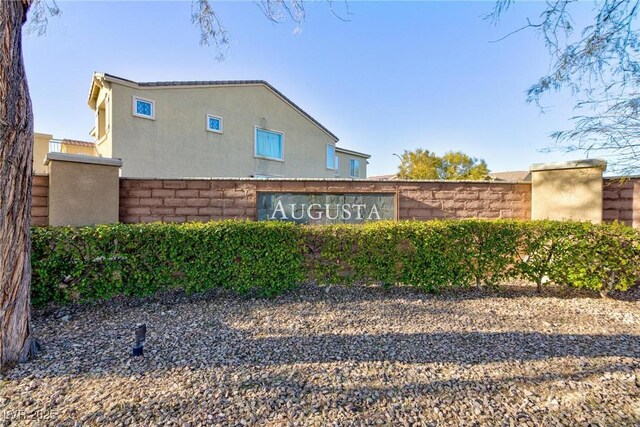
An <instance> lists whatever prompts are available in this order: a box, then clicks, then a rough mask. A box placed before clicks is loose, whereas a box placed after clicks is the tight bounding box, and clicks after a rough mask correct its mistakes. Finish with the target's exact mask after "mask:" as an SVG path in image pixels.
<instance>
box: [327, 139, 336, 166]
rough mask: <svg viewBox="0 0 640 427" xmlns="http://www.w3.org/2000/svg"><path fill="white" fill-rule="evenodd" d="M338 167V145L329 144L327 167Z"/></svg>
mask: <svg viewBox="0 0 640 427" xmlns="http://www.w3.org/2000/svg"><path fill="white" fill-rule="evenodd" d="M335 168H336V146H335V145H333V144H327V169H332V170H333V169H335Z"/></svg>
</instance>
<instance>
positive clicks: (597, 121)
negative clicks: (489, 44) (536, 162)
mask: <svg viewBox="0 0 640 427" xmlns="http://www.w3.org/2000/svg"><path fill="white" fill-rule="evenodd" d="M513 3H514V0H497V2H496V4H495V8H494V10H493V12H492V13H491V14H490V15H488V19H490V20H491V21H492V22H494V23H496V22H498V20H499V18H500V17H501V16H502V15H503V14H504V13H505V12H506V11H507V10H508V9H509V8H510V7H511V6H512V5H513ZM540 4H541V5H542V6H541V13H540V15H539V16H538V17H537V18H533V19H532V18H529V19H527V23H526V24H525V25H524V26H523V27H521V28H519V29H516V30H515V31H513V32H511V33H509V34H507V36H509V35H511V34H513V33H516V32H518V31H522V30H526V29H531V30H534V31H536V32H537V33H538V34H539V35H540V36H541V39H542V40H543V41H544V43H545V45H546V47H547V49H548V52H549V55H550V58H551V67H550V69H549V71H548V73H547V74H545V75H543V76H542V77H540V79H539V80H538V82H537V83H535V84H533V85H532V86H531V87H530V88H529V90H528V91H527V100H528V101H529V102H535V103H537V104H538V105H539V106H540V108H543V107H542V105H541V98H542V97H543V96H544V95H546V94H548V93H549V92H554V91H561V90H566V89H568V91H569V93H570V94H571V95H572V96H573V97H574V99H575V111H576V112H577V114H576V116H575V117H573V121H574V127H573V129H568V130H561V131H556V132H554V133H552V134H551V136H552V137H553V138H554V140H555V144H554V146H552V147H550V148H549V151H550V150H561V151H566V152H573V151H582V152H585V153H586V154H587V155H591V154H593V155H596V156H599V157H604V158H605V159H607V160H609V166H610V170H612V171H615V172H618V173H620V174H629V173H638V172H640V118H639V115H640V28H639V26H638V20H637V18H638V12H639V11H640V1H639V0H604V1H601V0H600V1H596V2H594V3H593V4H592V5H593V6H592V9H591V15H590V17H589V19H588V20H587V21H584V20H582V19H579V20H575V19H574V18H573V16H572V14H573V15H575V11H576V8H577V7H579V6H581V5H582V6H583V5H584V4H585V3H583V2H575V1H568V0H549V1H547V2H545V3H540ZM507 36H505V37H507ZM503 38H504V37H503Z"/></svg>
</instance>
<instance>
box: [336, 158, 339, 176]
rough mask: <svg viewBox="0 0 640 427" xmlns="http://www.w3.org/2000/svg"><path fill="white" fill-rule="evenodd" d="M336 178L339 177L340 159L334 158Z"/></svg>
mask: <svg viewBox="0 0 640 427" xmlns="http://www.w3.org/2000/svg"><path fill="white" fill-rule="evenodd" d="M335 163H336V176H339V175H340V157H338V156H336V160H335Z"/></svg>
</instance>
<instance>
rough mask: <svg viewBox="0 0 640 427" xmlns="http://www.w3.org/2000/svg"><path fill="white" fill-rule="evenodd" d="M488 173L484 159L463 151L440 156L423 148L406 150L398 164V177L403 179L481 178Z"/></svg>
mask: <svg viewBox="0 0 640 427" xmlns="http://www.w3.org/2000/svg"><path fill="white" fill-rule="evenodd" d="M488 173H489V169H488V168H487V163H486V162H485V161H484V160H482V159H476V158H473V157H470V156H468V155H467V154H465V153H463V152H461V151H449V152H447V153H445V154H444V155H443V156H442V157H440V156H438V155H437V154H435V153H433V152H431V151H429V150H424V149H422V148H418V149H416V150H414V151H408V150H405V151H404V153H403V154H402V156H401V157H400V165H399V166H398V178H401V179H448V180H462V179H477V180H481V179H485V178H486V176H487V174H488Z"/></svg>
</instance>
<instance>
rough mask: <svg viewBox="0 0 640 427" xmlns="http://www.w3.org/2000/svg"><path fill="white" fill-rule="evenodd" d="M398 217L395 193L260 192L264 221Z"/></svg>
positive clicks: (356, 220)
mask: <svg viewBox="0 0 640 427" xmlns="http://www.w3.org/2000/svg"><path fill="white" fill-rule="evenodd" d="M394 218H395V195H394V194H370V193H366V194H300V193H258V220H262V221H294V222H297V223H301V224H333V223H360V222H367V221H380V220H384V219H394Z"/></svg>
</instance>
